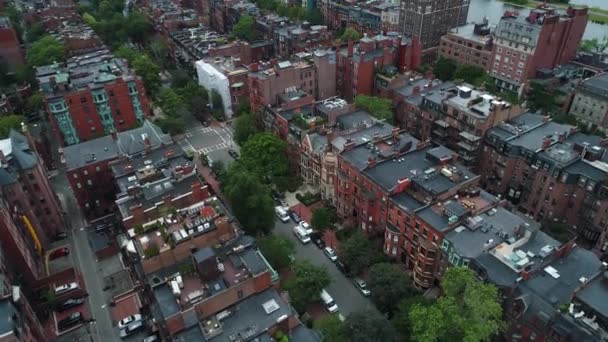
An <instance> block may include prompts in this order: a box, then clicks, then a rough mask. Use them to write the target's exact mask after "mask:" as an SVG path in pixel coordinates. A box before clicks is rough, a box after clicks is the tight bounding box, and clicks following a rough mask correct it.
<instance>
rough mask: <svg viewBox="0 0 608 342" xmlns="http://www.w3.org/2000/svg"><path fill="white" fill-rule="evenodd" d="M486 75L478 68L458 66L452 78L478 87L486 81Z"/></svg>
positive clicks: (466, 65)
mask: <svg viewBox="0 0 608 342" xmlns="http://www.w3.org/2000/svg"><path fill="white" fill-rule="evenodd" d="M486 75H487V74H486V71H485V70H484V69H482V68H480V67H478V66H474V65H468V64H460V65H459V66H458V67H457V68H456V70H455V71H454V75H453V78H454V79H456V80H463V81H465V82H467V83H469V84H472V85H474V86H478V87H479V86H481V85H482V84H483V83H484V82H485V81H486Z"/></svg>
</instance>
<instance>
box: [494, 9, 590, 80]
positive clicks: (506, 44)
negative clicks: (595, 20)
mask: <svg viewBox="0 0 608 342" xmlns="http://www.w3.org/2000/svg"><path fill="white" fill-rule="evenodd" d="M587 12H588V9H587V8H586V7H585V8H573V7H569V8H568V9H566V11H565V13H561V12H559V11H557V10H556V9H555V8H553V7H550V6H548V5H544V4H540V5H538V7H537V8H536V9H534V10H532V11H530V14H529V15H528V16H527V17H524V16H521V15H519V14H518V13H517V12H511V11H507V12H505V13H504V15H503V17H502V19H501V20H500V22H499V23H498V27H497V28H496V32H495V39H494V47H493V50H492V58H491V65H490V66H489V70H490V76H492V77H493V78H494V79H495V80H496V85H497V86H498V87H499V88H501V89H506V90H511V91H514V92H520V87H521V85H522V84H524V83H525V82H526V80H527V79H529V78H532V77H535V76H536V71H537V70H538V69H540V68H549V69H551V68H554V67H556V66H558V65H561V64H565V63H567V62H569V61H571V60H573V59H574V58H575V57H576V50H577V49H578V46H579V43H580V42H581V39H582V38H583V33H584V32H585V28H586V26H587V20H588V14H587Z"/></svg>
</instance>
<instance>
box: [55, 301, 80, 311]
mask: <svg viewBox="0 0 608 342" xmlns="http://www.w3.org/2000/svg"><path fill="white" fill-rule="evenodd" d="M82 303H84V298H73V299H68V300H66V301H65V302H63V303H61V304H59V305H58V306H57V309H56V311H58V312H62V311H65V310H67V309H70V308H73V307H76V306H80V305H82Z"/></svg>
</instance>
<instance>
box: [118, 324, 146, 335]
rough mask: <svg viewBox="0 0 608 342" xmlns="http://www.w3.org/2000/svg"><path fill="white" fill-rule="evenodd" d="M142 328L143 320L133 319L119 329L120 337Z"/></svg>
mask: <svg viewBox="0 0 608 342" xmlns="http://www.w3.org/2000/svg"><path fill="white" fill-rule="evenodd" d="M143 328H144V322H143V321H135V322H132V323H130V324H129V325H127V326H126V327H124V328H123V329H121V330H120V334H119V335H120V338H126V337H129V336H131V335H133V334H135V333H136V332H138V331H139V330H141V329H143Z"/></svg>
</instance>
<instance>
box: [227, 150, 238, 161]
mask: <svg viewBox="0 0 608 342" xmlns="http://www.w3.org/2000/svg"><path fill="white" fill-rule="evenodd" d="M228 154H229V155H230V156H231V157H232V158H234V159H239V153H238V152H237V151H235V150H233V149H229V150H228Z"/></svg>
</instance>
